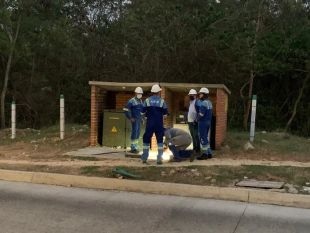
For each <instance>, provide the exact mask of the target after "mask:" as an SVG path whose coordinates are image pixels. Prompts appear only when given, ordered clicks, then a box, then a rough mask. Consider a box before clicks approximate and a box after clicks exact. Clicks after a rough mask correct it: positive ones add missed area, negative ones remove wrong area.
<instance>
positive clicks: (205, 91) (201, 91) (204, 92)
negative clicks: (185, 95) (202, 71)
mask: <svg viewBox="0 0 310 233" xmlns="http://www.w3.org/2000/svg"><path fill="white" fill-rule="evenodd" d="M199 93H203V94H209V89H208V88H206V87H203V88H201V89H200V91H199Z"/></svg>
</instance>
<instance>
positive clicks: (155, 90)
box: [151, 84, 161, 93]
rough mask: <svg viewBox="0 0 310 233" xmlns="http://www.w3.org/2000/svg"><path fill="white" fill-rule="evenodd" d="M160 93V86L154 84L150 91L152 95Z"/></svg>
mask: <svg viewBox="0 0 310 233" xmlns="http://www.w3.org/2000/svg"><path fill="white" fill-rule="evenodd" d="M160 91H161V88H160V86H159V85H158V84H155V85H153V86H152V89H151V92H152V93H158V92H160Z"/></svg>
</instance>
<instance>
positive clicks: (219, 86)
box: [88, 81, 231, 95]
mask: <svg viewBox="0 0 310 233" xmlns="http://www.w3.org/2000/svg"><path fill="white" fill-rule="evenodd" d="M88 83H89V85H90V86H101V87H104V86H110V87H119V86H124V87H137V86H141V87H151V86H152V85H154V84H160V86H162V87H167V88H169V87H180V88H181V87H186V88H197V87H208V88H214V89H224V90H225V91H226V92H227V93H228V94H229V95H230V94H231V91H230V90H229V89H228V88H227V87H226V85H224V84H203V83H162V82H161V83H158V82H149V83H142V82H141V83H122V82H103V81H89V82H88Z"/></svg>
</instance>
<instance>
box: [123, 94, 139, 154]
mask: <svg viewBox="0 0 310 233" xmlns="http://www.w3.org/2000/svg"><path fill="white" fill-rule="evenodd" d="M142 109H143V101H142V100H141V99H138V98H137V97H133V98H131V99H130V100H129V101H128V102H127V105H126V107H125V108H124V109H123V110H124V112H125V115H126V117H127V118H128V119H129V120H131V119H133V120H134V121H133V122H131V151H137V150H138V144H139V137H140V126H141V121H142V117H141V112H142Z"/></svg>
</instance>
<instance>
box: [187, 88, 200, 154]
mask: <svg viewBox="0 0 310 233" xmlns="http://www.w3.org/2000/svg"><path fill="white" fill-rule="evenodd" d="M188 96H189V99H190V104H189V109H188V115H187V122H188V127H189V131H190V133H191V136H192V139H193V152H194V153H197V154H198V153H200V141H199V136H198V122H197V111H196V107H195V106H196V101H197V99H196V97H197V91H196V90H195V89H191V90H190V91H189V93H188Z"/></svg>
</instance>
